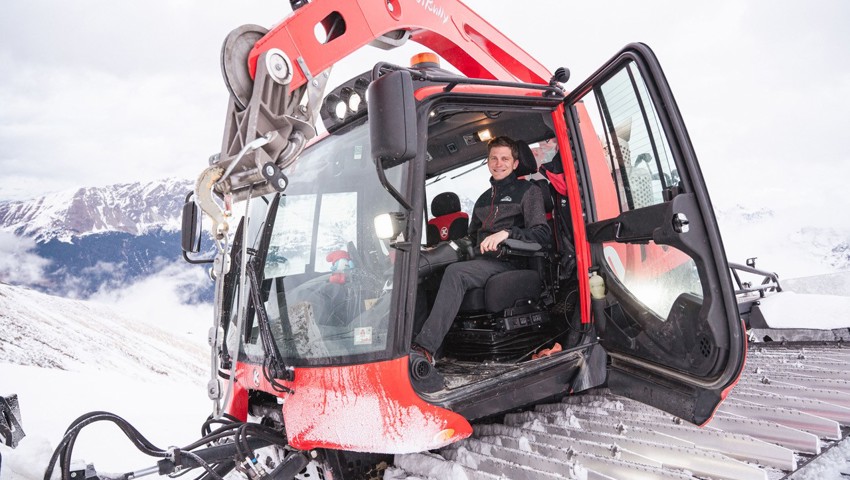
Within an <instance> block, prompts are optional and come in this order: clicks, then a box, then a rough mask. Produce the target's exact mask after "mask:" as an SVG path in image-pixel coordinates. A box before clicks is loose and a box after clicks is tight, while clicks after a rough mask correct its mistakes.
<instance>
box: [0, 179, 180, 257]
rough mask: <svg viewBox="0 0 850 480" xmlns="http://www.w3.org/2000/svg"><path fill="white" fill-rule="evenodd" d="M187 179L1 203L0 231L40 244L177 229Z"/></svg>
mask: <svg viewBox="0 0 850 480" xmlns="http://www.w3.org/2000/svg"><path fill="white" fill-rule="evenodd" d="M193 186H194V185H193V183H192V181H191V180H187V179H178V178H167V179H163V180H156V181H150V182H135V183H122V184H115V185H107V186H101V187H80V188H76V189H69V190H63V191H60V192H56V193H52V194H47V195H43V196H40V197H36V198H34V199H30V200H13V201H6V202H0V231H5V232H9V233H13V234H15V235H18V236H23V237H32V238H34V239H35V240H36V242H38V243H46V242H49V241H51V240H54V239H56V240H59V241H62V242H66V243H73V241H74V240H75V239H76V238H80V237H85V236H88V235H93V234H99V233H104V232H122V233H127V234H130V235H136V236H138V235H144V234H145V233H147V232H149V231H151V230H156V229H161V230H165V231H177V230H179V229H180V215H181V212H182V206H183V200H184V198H185V195H186V193H187V192H189V191H191V190H192V188H193Z"/></svg>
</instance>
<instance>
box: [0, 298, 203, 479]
mask: <svg viewBox="0 0 850 480" xmlns="http://www.w3.org/2000/svg"><path fill="white" fill-rule="evenodd" d="M125 300H126V299H125ZM121 305H123V306H126V302H124V303H120V304H118V305H116V306H109V305H106V304H101V303H97V302H90V301H79V300H69V299H65V298H59V297H52V296H49V295H45V294H42V293H38V292H35V291H33V290H29V289H26V288H22V287H15V286H10V285H6V284H0V395H10V394H12V393H15V394H17V395H18V398H19V400H20V405H21V416H22V423H23V429H24V431H25V432H26V434H27V436H26V437H25V438H24V439H23V440H22V441H21V443H20V445H19V446H18V448H17V449H15V450H10V449H9V448H8V447H6V446H5V445H0V455H2V459H3V462H2V468H0V480H24V479H27V480H30V479H32V480H36V479H40V478H42V477H43V475H44V468H45V466H46V465H47V462H48V460H49V457H50V454H51V453H52V451H53V448H55V446H56V445H57V444H58V442H59V440H61V438H62V435H63V432H64V430H65V428H67V427H68V425H69V424H70V423H71V422H72V421H73V420H74V419H75V418H77V417H78V416H80V415H82V414H84V413H87V412H90V411H94V410H104V411H109V412H113V413H115V414H117V415H120V416H122V417H124V418H125V419H127V420H128V421H130V422H131V423H132V424H134V425H135V426H137V427H138V428H139V429H140V430H141V432H142V434H143V435H145V436H147V437H148V438H149V439H150V440H151V441H152V442H154V444H156V445H158V446H161V447H167V446H169V445H178V444H180V445H183V444H188V443H189V442H191V441H193V440H195V439H196V438H197V437H198V434H199V432H200V430H199V428H200V425H201V424H202V422H203V421H204V419H205V418H206V416H207V415H208V414H209V413H210V411H211V405H212V404H211V403H210V401H209V400H208V399H207V396H206V394H205V385H206V376H207V375H208V373H207V369H208V362H209V357H208V355H209V350H208V347H206V346H205V339H204V338H203V335H202V333H201V332H204V331H205V328H203V327H202V326H199V325H195V324H189V322H190V321H191V320H189V319H188V318H187V317H188V316H187V315H185V313H186V312H185V311H184V312H183V313H184V315H183V316H180V315H177V314H175V315H173V316H172V318H150V317H148V318H147V319H145V318H144V316H143V315H139V316H136V315H135V314H134V312H126V313H120V312H119V308H120V306H121ZM137 310H141V308H137ZM197 321H198V319H197V318H196V319H195V320H194V322H195V323H197ZM86 430H87V432H86V433H85V434H83V435H81V437H80V441H79V447H78V448H76V449H75V457H76V458H78V459H84V460H85V461H87V462H95V463H96V465H97V467H98V468H99V471H101V472H104V471H105V472H109V471H121V470H122V469H127V470H129V469H138V468H142V467H148V466H151V465H153V464H154V463H155V461H156V460H155V459H151V458H150V457H146V456H144V455H142V454H140V453H139V452H138V451H137V450H136V449H135V447H133V446H132V444H131V443H130V441H129V440H127V439H126V438H125V437H124V436H123V434H121V433H120V432H119V431H118V429H117V428H115V427H114V426H113V425H110V424H98V425H93V426H92V427H91V428H87V429H86Z"/></svg>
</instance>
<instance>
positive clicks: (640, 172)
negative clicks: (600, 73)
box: [584, 63, 679, 220]
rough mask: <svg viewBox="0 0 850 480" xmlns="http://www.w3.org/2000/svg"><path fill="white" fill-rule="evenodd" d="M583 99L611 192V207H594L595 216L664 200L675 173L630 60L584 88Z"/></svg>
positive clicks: (676, 176)
mask: <svg viewBox="0 0 850 480" xmlns="http://www.w3.org/2000/svg"><path fill="white" fill-rule="evenodd" d="M584 103H585V105H586V106H587V107H588V115H589V116H590V120H591V122H592V123H593V126H594V130H595V131H596V132H597V134H598V136H599V138H598V141H599V144H600V146H601V147H602V152H603V153H604V155H605V160H606V164H607V165H608V171H609V174H610V175H611V182H612V183H613V187H614V189H615V192H616V196H617V203H616V208H604V209H602V211H598V212H597V215H598V217H597V219H598V220H605V219H608V218H613V217H616V216H617V215H619V214H620V213H622V212H625V211H629V210H634V209H638V208H643V207H648V206H650V205H655V204H658V203H662V202H664V201H665V200H666V198H665V192H667V191H670V189H671V188H673V187H675V186H677V185H678V183H679V174H678V171H677V169H676V167H675V164H674V163H673V160H672V155H671V153H670V146H669V144H668V143H667V139H666V137H665V136H664V132H663V131H662V128H661V125H660V123H659V118H658V114H657V112H656V110H655V106H654V105H653V103H652V102H651V101H650V99H649V95H648V92H647V89H646V84H645V83H644V81H643V77H642V76H641V74H640V72H639V71H638V69H637V68H635V66H634V64H633V63H630V64H627V65H626V66H625V67H624V68H623V69H622V70H620V71H619V72H617V73H616V74H615V75H613V76H612V77H611V78H610V79H609V80H608V81H606V82H605V83H604V84H602V85H600V86H599V88H598V89H595V90H593V91H591V92H589V93H588V94H587V95H586V96H585V98H584ZM594 181H596V179H594ZM612 206H613V205H612Z"/></svg>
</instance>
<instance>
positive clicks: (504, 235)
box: [481, 230, 510, 253]
mask: <svg viewBox="0 0 850 480" xmlns="http://www.w3.org/2000/svg"><path fill="white" fill-rule="evenodd" d="M509 236H510V233H508V231H507V230H502V231H501V232H496V233H494V234H492V235H489V236H488V237H487V238H485V239H484V240H482V241H481V253H485V252H495V251H496V250H498V249H499V244H501V243H502V242H504V241H505V240H507V239H508V237H509Z"/></svg>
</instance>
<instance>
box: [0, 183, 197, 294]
mask: <svg viewBox="0 0 850 480" xmlns="http://www.w3.org/2000/svg"><path fill="white" fill-rule="evenodd" d="M192 187H193V185H192V182H191V181H189V180H179V179H167V180H163V181H157V182H147V183H132V184H121V185H111V186H106V187H91V188H80V189H76V190H68V191H64V192H58V193H54V194H50V195H45V196H43V197H39V198H36V199H32V200H27V201H14V202H5V203H0V249H2V250H5V251H6V252H5V253H11V254H12V255H14V256H17V257H18V258H22V259H23V257H24V254H28V255H29V257H28V258H29V259H28V260H22V261H21V263H20V264H19V265H14V264H13V265H8V266H6V268H2V267H3V266H2V265H0V280H5V281H8V282H12V283H16V284H21V285H29V286H33V287H36V288H39V289H40V290H42V291H45V292H48V293H51V294H55V295H62V296H68V297H74V298H88V297H89V296H91V295H92V294H94V293H95V292H98V291H101V290H103V289H105V288H109V289H114V288H119V287H121V286H125V285H127V284H129V283H131V282H133V281H135V280H138V279H140V278H143V277H145V276H148V275H152V274H154V273H156V272H158V271H160V270H162V268H164V267H165V266H166V265H169V264H172V263H174V262H182V260H181V250H180V215H181V212H182V206H183V201H184V199H185V197H186V193H187V192H189V191H190V190H191V189H192ZM3 244H14V246H15V248H10V247H8V246H7V248H5V249H3V248H2V247H3ZM9 250H13V251H12V252H10V251H9ZM8 262H9V263H11V262H12V261H11V260H9V261H8ZM35 265H38V266H39V267H40V271H38V272H30V270H32V269H33V267H34V266H35ZM22 270H24V271H25V272H27V273H25V274H24V273H22V272H21V271H22ZM4 274H5V275H4ZM210 296H211V295H206V296H205V298H206V297H210Z"/></svg>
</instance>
